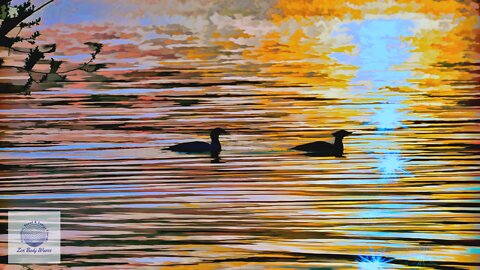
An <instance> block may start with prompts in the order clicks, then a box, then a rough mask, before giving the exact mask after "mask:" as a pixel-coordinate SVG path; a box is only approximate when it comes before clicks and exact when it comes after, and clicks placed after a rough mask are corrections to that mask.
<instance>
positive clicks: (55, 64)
mask: <svg viewBox="0 0 480 270" xmlns="http://www.w3.org/2000/svg"><path fill="white" fill-rule="evenodd" d="M60 65H62V61H55V60H54V59H53V58H52V60H51V61H50V72H49V73H57V71H58V69H59V68H60Z"/></svg>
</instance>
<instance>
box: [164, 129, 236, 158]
mask: <svg viewBox="0 0 480 270" xmlns="http://www.w3.org/2000/svg"><path fill="white" fill-rule="evenodd" d="M223 134H228V132H227V131H226V130H224V129H223V128H214V129H212V131H211V132H210V138H211V143H206V142H200V141H194V142H186V143H179V144H176V145H172V146H169V147H167V148H165V149H166V150H171V151H175V152H181V153H211V155H212V157H217V156H218V154H220V152H221V151H222V146H221V145H220V140H219V137H220V135H223Z"/></svg>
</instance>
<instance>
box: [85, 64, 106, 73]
mask: <svg viewBox="0 0 480 270" xmlns="http://www.w3.org/2000/svg"><path fill="white" fill-rule="evenodd" d="M106 66H107V65H106V64H90V65H86V66H84V67H82V68H81V70H83V71H86V72H95V71H97V70H99V69H101V68H105V67H106Z"/></svg>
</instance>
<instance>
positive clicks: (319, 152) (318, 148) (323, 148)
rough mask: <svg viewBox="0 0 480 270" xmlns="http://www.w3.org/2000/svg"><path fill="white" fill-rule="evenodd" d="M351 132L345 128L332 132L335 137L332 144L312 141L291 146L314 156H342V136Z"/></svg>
mask: <svg viewBox="0 0 480 270" xmlns="http://www.w3.org/2000/svg"><path fill="white" fill-rule="evenodd" d="M351 134H352V132H349V131H346V130H343V129H342V130H339V131H336V132H334V133H332V135H333V137H335V142H334V143H333V144H331V143H327V142H322V141H318V142H312V143H306V144H301V145H298V146H295V147H293V148H292V149H293V150H298V151H303V152H307V153H308V154H309V155H314V156H336V157H341V156H343V142H342V140H343V138H344V137H346V136H348V135H351Z"/></svg>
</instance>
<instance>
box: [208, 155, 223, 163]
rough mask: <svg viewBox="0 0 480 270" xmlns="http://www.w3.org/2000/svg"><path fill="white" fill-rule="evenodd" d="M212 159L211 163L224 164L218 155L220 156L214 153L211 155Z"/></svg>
mask: <svg viewBox="0 0 480 270" xmlns="http://www.w3.org/2000/svg"><path fill="white" fill-rule="evenodd" d="M210 158H211V160H210V163H224V162H223V161H222V160H221V158H220V155H218V154H214V153H212V154H211V155H210Z"/></svg>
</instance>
